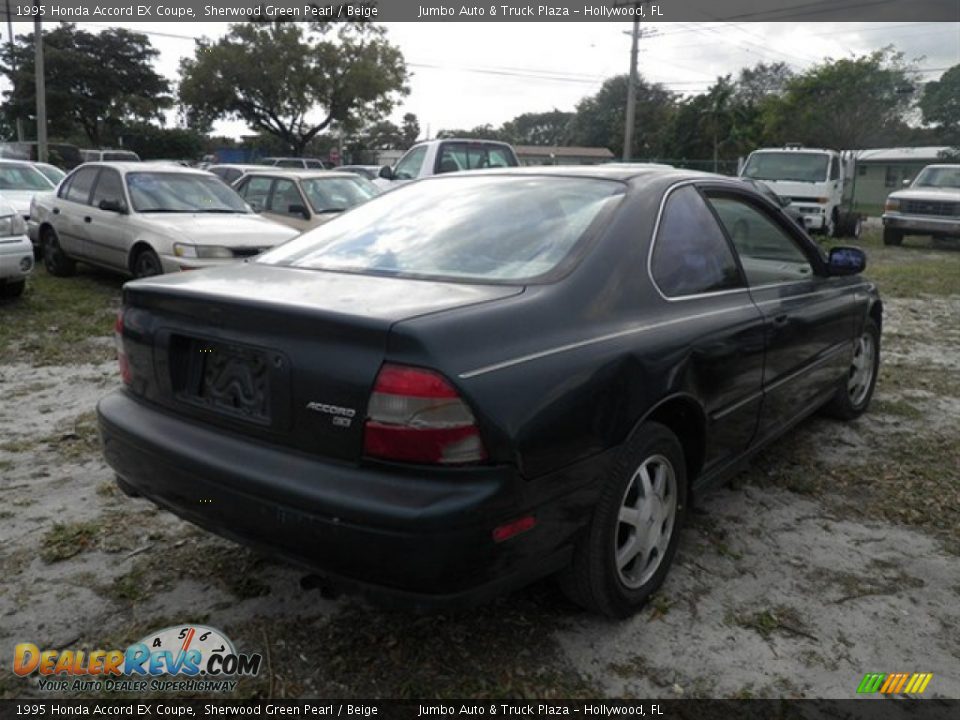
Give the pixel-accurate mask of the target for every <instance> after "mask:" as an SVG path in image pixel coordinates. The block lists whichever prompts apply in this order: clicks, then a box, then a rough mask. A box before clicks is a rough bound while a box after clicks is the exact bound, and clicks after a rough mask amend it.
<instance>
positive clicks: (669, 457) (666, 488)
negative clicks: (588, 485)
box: [560, 422, 687, 618]
mask: <svg viewBox="0 0 960 720" xmlns="http://www.w3.org/2000/svg"><path fill="white" fill-rule="evenodd" d="M686 505H687V470H686V463H685V461H684V454H683V447H682V446H681V445H680V441H679V440H678V439H677V436H676V435H674V434H673V432H671V431H670V429H669V428H667V427H665V426H664V425H661V424H659V423H654V422H648V423H644V424H643V425H641V426H640V427H639V428H638V429H637V430H636V431H635V432H634V434H633V435H632V436H631V438H630V440H628V441H627V443H626V444H625V445H624V446H623V447H622V448H621V450H620V453H619V457H618V458H617V461H616V465H615V466H614V470H613V472H612V473H611V474H610V477H609V478H608V479H607V481H606V483H605V485H604V487H603V488H602V490H601V493H600V499H599V501H598V502H597V505H596V506H595V508H594V511H593V517H592V519H591V521H590V525H589V527H588V528H587V529H586V530H585V531H584V535H583V536H582V537H581V538H580V540H579V541H578V543H577V546H576V547H575V549H574V555H573V561H572V562H571V564H570V566H569V567H568V568H567V569H565V570H564V571H563V572H562V573H561V575H560V585H561V588H562V589H563V591H564V592H565V594H566V595H567V596H568V597H569V598H570V599H571V600H573V602H575V603H576V604H578V605H580V606H581V607H584V608H586V609H588V610H592V611H594V612H598V613H602V614H604V615H607V616H609V617H614V618H623V617H627V616H629V615H631V614H632V613H634V612H636V611H637V610H638V609H640V608H641V607H642V606H643V604H644V603H645V602H646V600H647V599H648V598H649V597H650V596H651V595H652V594H653V593H654V592H655V591H656V590H657V589H658V588H659V587H660V585H661V584H662V583H663V580H664V578H665V577H666V574H667V571H668V570H669V569H670V564H671V562H672V561H673V556H674V554H675V553H676V550H677V543H678V542H679V538H680V528H681V527H682V525H683V519H684V517H685V515H686Z"/></svg>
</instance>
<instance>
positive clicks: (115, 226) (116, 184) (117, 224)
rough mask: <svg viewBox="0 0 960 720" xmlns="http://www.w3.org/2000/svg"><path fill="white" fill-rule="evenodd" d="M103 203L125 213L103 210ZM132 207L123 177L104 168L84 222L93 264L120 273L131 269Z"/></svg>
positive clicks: (88, 251)
mask: <svg viewBox="0 0 960 720" xmlns="http://www.w3.org/2000/svg"><path fill="white" fill-rule="evenodd" d="M101 203H104V204H106V205H110V206H113V207H121V208H123V209H124V210H123V211H119V210H106V209H103V208H101V207H100V205H101ZM129 207H130V204H129V203H128V202H127V196H126V193H125V192H124V188H123V178H121V177H120V173H119V172H117V171H116V170H114V169H113V168H102V169H101V170H100V175H99V176H98V177H97V181H96V184H95V185H94V186H93V194H92V196H91V200H90V207H88V208H87V213H86V215H85V216H84V218H83V220H84V223H85V224H86V242H87V254H88V257H89V258H90V259H91V260H92V261H94V262H97V263H100V264H101V265H108V266H110V267H113V268H118V269H120V270H126V269H127V260H128V258H129V253H130V246H131V244H132V242H133V237H132V230H131V227H130V215H129V214H128V212H129Z"/></svg>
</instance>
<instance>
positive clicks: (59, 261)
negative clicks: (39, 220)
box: [41, 227, 77, 277]
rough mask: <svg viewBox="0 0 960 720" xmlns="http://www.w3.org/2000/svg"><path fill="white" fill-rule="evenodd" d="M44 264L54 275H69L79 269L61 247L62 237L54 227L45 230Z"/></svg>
mask: <svg viewBox="0 0 960 720" xmlns="http://www.w3.org/2000/svg"><path fill="white" fill-rule="evenodd" d="M42 241H43V242H42V243H41V244H42V246H43V266H44V267H45V268H46V269H47V272H48V273H50V274H51V275H53V276H54V277H67V276H69V275H73V274H74V273H75V272H76V271H77V263H76V261H74V259H73V258H71V257H69V256H68V255H67V254H66V253H65V252H64V251H63V248H61V247H60V238H58V237H57V232H56V230H54V229H53V228H49V227H48V228H47V229H46V230H44V231H43V237H42Z"/></svg>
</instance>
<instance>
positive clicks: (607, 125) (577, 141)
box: [570, 75, 676, 159]
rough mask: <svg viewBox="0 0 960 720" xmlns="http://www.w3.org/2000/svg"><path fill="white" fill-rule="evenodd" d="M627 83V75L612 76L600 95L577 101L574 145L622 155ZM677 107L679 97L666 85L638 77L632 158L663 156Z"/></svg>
mask: <svg viewBox="0 0 960 720" xmlns="http://www.w3.org/2000/svg"><path fill="white" fill-rule="evenodd" d="M627 83H628V78H627V76H626V75H617V76H615V77H612V78H609V79H608V80H606V81H604V83H603V85H602V86H601V87H600V90H599V91H598V92H597V94H596V95H593V96H591V97H587V98H584V99H583V100H581V101H580V102H579V103H577V111H576V114H575V115H574V118H573V120H572V122H571V123H570V142H571V144H573V145H586V146H590V147H606V148H609V149H610V150H611V151H613V153H614V154H615V155H617V156H619V155H621V154H622V151H623V134H624V132H623V131H624V126H625V124H626V105H627V102H626V100H627ZM675 109H676V108H675V96H674V94H673V93H671V92H670V91H669V90H667V89H666V88H665V87H663V85H661V84H659V83H649V82H647V81H646V80H644V79H643V78H638V79H637V92H636V113H635V123H634V131H633V147H632V148H631V150H630V156H631V157H635V158H648V159H649V158H656V157H662V156H663V152H664V149H665V147H666V143H667V139H668V137H669V126H670V120H671V118H672V116H673V113H674V111H675Z"/></svg>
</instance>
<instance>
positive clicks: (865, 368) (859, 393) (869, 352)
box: [826, 318, 880, 420]
mask: <svg viewBox="0 0 960 720" xmlns="http://www.w3.org/2000/svg"><path fill="white" fill-rule="evenodd" d="M879 371H880V328H879V327H877V323H876V321H875V320H874V319H873V318H867V320H866V322H865V323H864V325H863V332H862V333H861V334H860V337H858V338H857V340H856V342H855V343H854V347H853V356H852V358H851V362H850V368H849V369H848V371H847V376H846V378H845V379H844V383H843V386H842V387H840V388H839V389H838V390H837V394H836V395H835V396H834V397H833V399H832V400H831V401H830V403H829V404H828V405H827V407H826V412H827V414H828V415H830V416H832V417H835V418H837V419H838V420H853V419H854V418H858V417H860V416H861V415H863V413H864V412H865V411H866V409H867V407H868V406H869V405H870V400H871V398H872V397H873V390H874V388H875V387H876V385H877V375H878V373H879Z"/></svg>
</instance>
